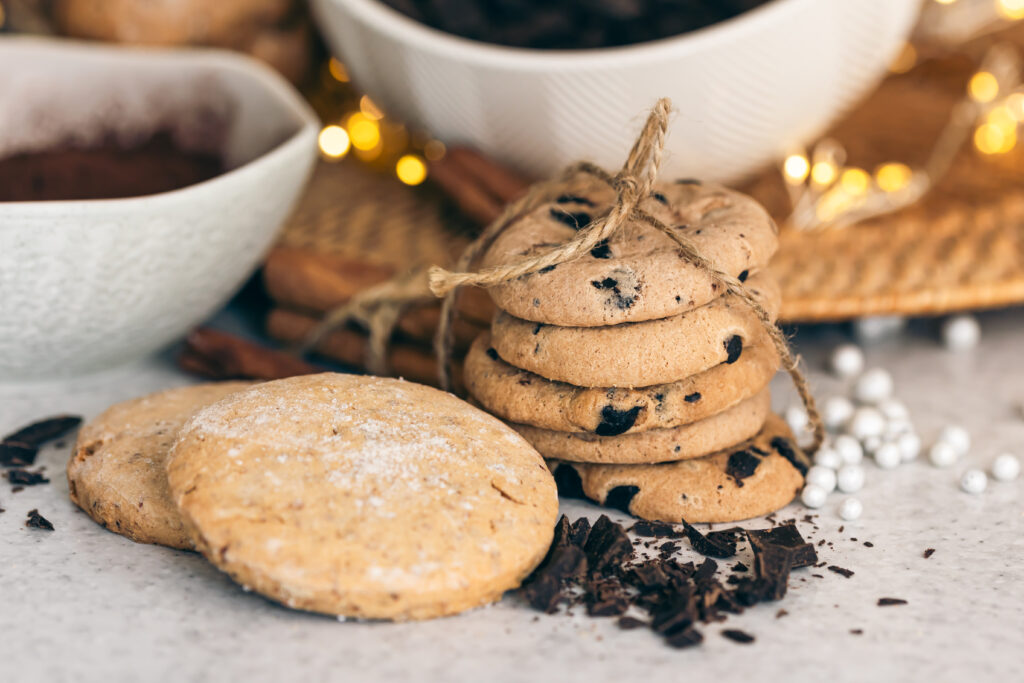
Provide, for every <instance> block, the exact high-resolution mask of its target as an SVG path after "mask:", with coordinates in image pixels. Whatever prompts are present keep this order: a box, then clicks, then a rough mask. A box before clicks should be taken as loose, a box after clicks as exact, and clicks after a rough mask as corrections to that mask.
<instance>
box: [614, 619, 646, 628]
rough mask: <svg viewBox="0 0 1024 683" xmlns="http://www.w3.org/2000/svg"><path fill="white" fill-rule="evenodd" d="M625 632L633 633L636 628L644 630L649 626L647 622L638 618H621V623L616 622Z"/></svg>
mask: <svg viewBox="0 0 1024 683" xmlns="http://www.w3.org/2000/svg"><path fill="white" fill-rule="evenodd" d="M616 623H618V625H619V628H621V629H622V630H623V631H632V630H633V629H635V628H642V627H644V626H647V622H646V621H642V620H640V619H637V618H636V617H620V618H619V621H618V622H616Z"/></svg>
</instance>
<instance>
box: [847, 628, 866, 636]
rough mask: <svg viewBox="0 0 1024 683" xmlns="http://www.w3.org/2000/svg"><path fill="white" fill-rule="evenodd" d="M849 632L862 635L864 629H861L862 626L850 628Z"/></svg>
mask: <svg viewBox="0 0 1024 683" xmlns="http://www.w3.org/2000/svg"><path fill="white" fill-rule="evenodd" d="M850 633H852V634H853V635H855V636H860V635H864V629H862V628H851V629H850Z"/></svg>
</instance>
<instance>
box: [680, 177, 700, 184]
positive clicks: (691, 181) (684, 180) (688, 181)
mask: <svg viewBox="0 0 1024 683" xmlns="http://www.w3.org/2000/svg"><path fill="white" fill-rule="evenodd" d="M676 182H677V183H679V184H680V185H700V184H701V182H700V181H699V180H697V179H696V178H680V179H679V180H677V181H676Z"/></svg>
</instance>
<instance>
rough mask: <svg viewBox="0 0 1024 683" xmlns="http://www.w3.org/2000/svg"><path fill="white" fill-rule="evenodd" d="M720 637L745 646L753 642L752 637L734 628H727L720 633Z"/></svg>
mask: <svg viewBox="0 0 1024 683" xmlns="http://www.w3.org/2000/svg"><path fill="white" fill-rule="evenodd" d="M722 635H723V636H725V637H726V638H728V639H729V640H731V641H733V642H736V643H744V644H746V643H752V642H754V636H752V635H750V634H749V633H747V632H746V631H741V630H739V629H736V628H727V629H725V630H724V631H722Z"/></svg>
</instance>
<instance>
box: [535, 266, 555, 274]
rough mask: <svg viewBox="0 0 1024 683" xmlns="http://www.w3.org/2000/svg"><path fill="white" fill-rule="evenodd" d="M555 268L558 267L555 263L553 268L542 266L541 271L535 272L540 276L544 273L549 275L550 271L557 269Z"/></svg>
mask: <svg viewBox="0 0 1024 683" xmlns="http://www.w3.org/2000/svg"><path fill="white" fill-rule="evenodd" d="M557 267H558V264H557V263H556V264H555V265H553V266H544V267H543V268H541V269H540V270H538V271H537V272H538V273H540V274H541V275H543V274H545V273H550V272H551V271H552V270H554V269H555V268H557Z"/></svg>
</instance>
